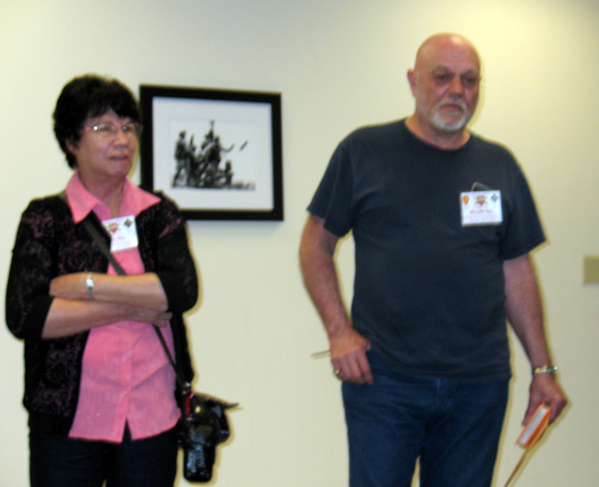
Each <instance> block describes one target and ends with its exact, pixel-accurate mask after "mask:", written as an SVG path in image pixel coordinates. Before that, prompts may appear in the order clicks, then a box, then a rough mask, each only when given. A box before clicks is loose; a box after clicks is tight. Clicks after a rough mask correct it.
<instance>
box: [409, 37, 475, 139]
mask: <svg viewBox="0 0 599 487" xmlns="http://www.w3.org/2000/svg"><path fill="white" fill-rule="evenodd" d="M479 84H480V63H479V60H478V56H477V54H476V52H475V51H474V50H473V49H472V48H471V47H470V46H468V45H465V44H460V43H456V42H451V41H447V42H443V43H437V44H433V45H431V46H428V47H427V49H425V50H423V52H422V54H421V55H419V57H418V59H417V63H416V68H415V70H414V71H412V73H411V75H410V86H411V88H412V93H413V94H414V97H415V98H416V111H417V113H418V114H419V115H420V116H421V117H422V119H424V121H426V122H427V123H428V124H429V125H431V126H432V127H433V128H434V129H436V130H438V131H441V132H448V133H451V132H457V131H460V130H462V129H463V128H464V127H465V126H466V124H467V123H468V121H469V120H470V119H471V118H472V115H473V114H474V110H475V109H476V104H477V101H478V90H479Z"/></svg>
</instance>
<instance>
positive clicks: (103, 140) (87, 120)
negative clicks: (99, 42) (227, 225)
mask: <svg viewBox="0 0 599 487" xmlns="http://www.w3.org/2000/svg"><path fill="white" fill-rule="evenodd" d="M139 119H140V115H139V108H138V105H137V102H136V101H135V98H134V97H133V95H132V93H131V92H130V90H129V89H128V88H127V87H125V86H124V85H122V84H121V83H120V82H118V81H116V80H107V79H104V78H100V77H97V76H82V77H79V78H75V79H74V80H72V81H71V82H69V83H68V84H67V85H66V86H65V87H64V89H63V91H62V93H61V95H60V96H59V98H58V101H57V104H56V109H55V112H54V131H55V134H56V138H57V139H58V142H59V144H60V147H61V148H62V150H63V151H64V153H65V155H66V159H67V162H68V164H69V166H70V167H71V168H73V169H74V170H75V171H74V174H73V176H72V177H71V179H70V181H69V182H68V184H67V186H66V189H65V191H64V192H63V193H62V194H61V195H56V196H50V197H46V198H43V199H37V200H34V201H32V202H31V203H30V204H29V206H28V208H27V209H26V210H25V212H24V213H23V216H22V219H21V223H20V226H19V229H18V233H17V238H16V243H15V247H14V250H13V258H12V263H11V269H10V275H9V280H8V287H7V299H6V317H7V324H8V327H9V328H10V330H11V331H12V333H13V334H14V335H15V336H16V337H18V338H21V339H24V341H25V395H24V400H23V402H24V405H25V407H26V408H27V410H28V411H29V427H30V454H31V456H30V476H31V485H32V486H33V487H40V486H43V487H53V486H60V487H65V486H71V485H72V486H77V487H81V486H98V487H100V486H102V485H103V482H104V480H107V485H108V486H121V485H127V486H143V487H148V486H156V487H162V486H169V487H170V486H172V485H173V483H174V479H175V475H176V457H177V439H176V434H175V430H174V428H175V426H176V424H177V422H178V420H179V417H180V410H179V408H178V407H177V402H176V400H175V395H174V390H175V373H174V371H173V368H172V366H171V365H170V363H169V362H168V359H167V357H166V353H165V351H164V349H163V348H162V346H161V344H160V341H159V339H158V337H157V336H156V331H155V330H154V328H153V326H152V325H156V326H158V327H160V330H161V332H162V334H163V336H164V337H165V339H166V342H167V343H168V345H169V347H170V349H171V354H174V356H175V360H176V362H177V367H178V369H179V371H180V372H181V374H182V376H183V377H185V378H186V379H187V380H191V378H192V374H193V372H192V370H191V365H190V360H189V355H188V352H187V342H186V338H185V329H184V325H183V321H182V318H181V314H182V313H183V312H184V311H186V310H188V309H190V308H191V307H192V306H194V304H195V302H196V300H197V295H198V283H197V276H196V272H195V266H194V262H193V259H192V257H191V254H190V252H189V248H188V245H187V233H186V228H185V222H184V220H183V218H182V217H181V215H180V213H179V211H178V210H177V208H176V206H175V205H174V204H173V203H172V202H170V201H169V200H167V199H166V198H165V197H164V196H162V195H158V194H156V195H155V194H150V193H147V192H145V191H143V190H141V189H140V188H138V187H136V186H135V185H133V184H132V183H131V182H130V181H129V179H128V177H127V175H128V173H129V171H130V170H131V166H132V164H133V161H134V158H135V155H136V153H137V146H138V136H139V132H140V125H139ZM86 218H87V219H88V220H89V221H91V222H92V223H93V225H94V226H95V227H96V228H97V229H99V230H100V231H103V230H102V226H103V227H104V228H106V229H109V230H110V232H111V236H112V239H111V250H112V253H113V255H114V256H115V258H116V260H117V261H118V262H119V264H121V266H122V267H123V268H124V270H125V271H126V273H127V275H117V274H116V272H115V270H114V269H113V267H112V266H111V265H109V262H108V259H107V258H106V257H105V256H104V255H103V254H102V253H101V251H100V250H99V249H98V246H97V245H95V244H94V241H93V239H92V237H91V236H90V235H89V233H88V232H87V231H86V228H85V225H84V224H83V223H82V222H83V220H84V219H86ZM104 234H105V235H106V241H107V243H110V242H109V240H110V239H109V238H108V236H107V234H106V232H104Z"/></svg>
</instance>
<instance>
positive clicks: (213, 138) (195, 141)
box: [139, 85, 283, 220]
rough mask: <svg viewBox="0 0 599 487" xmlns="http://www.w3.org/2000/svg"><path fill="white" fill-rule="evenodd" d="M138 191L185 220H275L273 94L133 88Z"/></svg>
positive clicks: (276, 113) (277, 152) (276, 121)
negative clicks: (137, 111) (137, 108)
mask: <svg viewBox="0 0 599 487" xmlns="http://www.w3.org/2000/svg"><path fill="white" fill-rule="evenodd" d="M139 93H140V96H139V98H140V105H141V112H142V117H141V118H142V124H143V132H142V135H141V146H140V153H141V187H142V188H144V189H146V190H148V191H153V190H160V191H162V192H163V193H164V194H166V195H167V196H168V197H169V198H171V199H172V200H174V201H175V202H176V203H177V205H178V206H179V208H180V209H181V211H182V212H183V215H184V216H185V217H186V218H187V219H192V220H194V219H195V220H283V167H282V141H281V95H280V94H279V93H264V92H247V91H229V90H212V89H200V88H182V87H169V86H152V85H141V86H140V92H139Z"/></svg>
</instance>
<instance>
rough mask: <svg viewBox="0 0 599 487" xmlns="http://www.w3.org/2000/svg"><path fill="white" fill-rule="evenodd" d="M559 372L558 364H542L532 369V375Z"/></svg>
mask: <svg viewBox="0 0 599 487" xmlns="http://www.w3.org/2000/svg"><path fill="white" fill-rule="evenodd" d="M555 372H557V365H541V367H535V368H534V369H532V376H533V377H534V376H535V375H539V374H554V373H555Z"/></svg>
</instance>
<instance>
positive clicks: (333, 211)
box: [308, 144, 353, 237]
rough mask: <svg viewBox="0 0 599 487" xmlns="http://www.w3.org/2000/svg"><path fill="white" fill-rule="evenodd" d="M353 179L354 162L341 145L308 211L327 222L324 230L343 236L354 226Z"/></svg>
mask: <svg viewBox="0 0 599 487" xmlns="http://www.w3.org/2000/svg"><path fill="white" fill-rule="evenodd" d="M352 188H353V178H352V171H351V160H350V156H349V154H348V153H347V151H346V149H345V147H344V145H343V144H340V145H339V146H338V147H337V149H336V150H335V152H334V153H333V156H332V157H331V160H330V162H329V165H328V167H327V169H326V171H325V173H324V176H323V178H322V180H321V182H320V184H319V186H318V189H317V190H316V193H315V194H314V197H313V198H312V201H311V202H310V205H309V206H308V211H309V212H310V213H312V214H313V215H316V216H319V217H320V218H323V219H324V220H325V223H324V228H325V229H326V230H328V231H329V232H331V233H333V234H334V235H336V236H338V237H342V236H343V235H345V234H346V233H347V232H349V231H350V229H351V227H352V220H353V217H352V199H353V190H352Z"/></svg>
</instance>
